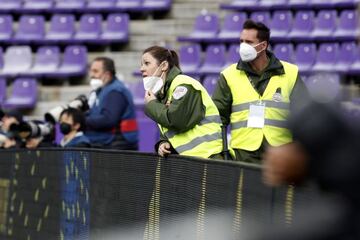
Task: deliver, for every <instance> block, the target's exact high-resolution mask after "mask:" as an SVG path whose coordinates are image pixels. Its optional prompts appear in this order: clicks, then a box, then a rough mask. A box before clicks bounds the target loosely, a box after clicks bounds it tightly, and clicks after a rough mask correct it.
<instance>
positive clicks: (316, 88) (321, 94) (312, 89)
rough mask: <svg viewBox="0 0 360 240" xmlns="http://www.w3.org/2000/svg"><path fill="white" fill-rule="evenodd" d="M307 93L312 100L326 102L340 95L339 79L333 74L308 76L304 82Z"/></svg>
mask: <svg viewBox="0 0 360 240" xmlns="http://www.w3.org/2000/svg"><path fill="white" fill-rule="evenodd" d="M306 85H307V87H308V89H309V93H310V95H311V96H312V98H313V99H316V100H319V101H322V102H327V101H331V100H333V99H335V98H337V97H339V94H340V89H341V85H340V78H339V75H338V74H334V73H317V74H313V75H311V76H309V77H308V78H307V81H306Z"/></svg>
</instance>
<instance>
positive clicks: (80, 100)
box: [44, 95, 89, 124]
mask: <svg viewBox="0 0 360 240" xmlns="http://www.w3.org/2000/svg"><path fill="white" fill-rule="evenodd" d="M69 107H72V108H76V109H79V110H81V111H83V112H85V111H87V110H89V104H88V99H87V97H86V96H85V95H79V96H78V97H76V98H75V99H74V100H73V101H71V102H70V103H68V104H67V105H63V106H58V107H55V108H53V109H51V110H50V111H49V112H47V113H45V116H44V117H45V121H46V122H50V123H52V124H55V123H56V122H58V121H59V118H60V114H61V112H62V111H63V110H65V109H66V108H69Z"/></svg>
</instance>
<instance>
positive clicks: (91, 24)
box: [77, 14, 102, 35]
mask: <svg viewBox="0 0 360 240" xmlns="http://www.w3.org/2000/svg"><path fill="white" fill-rule="evenodd" d="M101 24H102V17H101V15H100V14H84V15H82V16H81V18H80V23H79V29H78V31H77V33H84V34H90V33H92V34H97V35H98V34H100V32H101V29H102V27H101Z"/></svg>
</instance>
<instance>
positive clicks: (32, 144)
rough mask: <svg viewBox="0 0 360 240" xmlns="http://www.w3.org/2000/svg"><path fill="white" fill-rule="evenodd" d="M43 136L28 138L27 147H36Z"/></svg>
mask: <svg viewBox="0 0 360 240" xmlns="http://www.w3.org/2000/svg"><path fill="white" fill-rule="evenodd" d="M41 141H42V138H30V139H28V140H26V148H28V149H35V148H37V147H38V146H39V144H40V143H41Z"/></svg>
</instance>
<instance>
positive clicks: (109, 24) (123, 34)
mask: <svg viewBox="0 0 360 240" xmlns="http://www.w3.org/2000/svg"><path fill="white" fill-rule="evenodd" d="M128 37H129V15H128V14H126V13H113V14H109V15H108V17H107V21H106V26H105V29H104V32H103V34H102V37H101V38H103V39H128Z"/></svg>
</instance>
